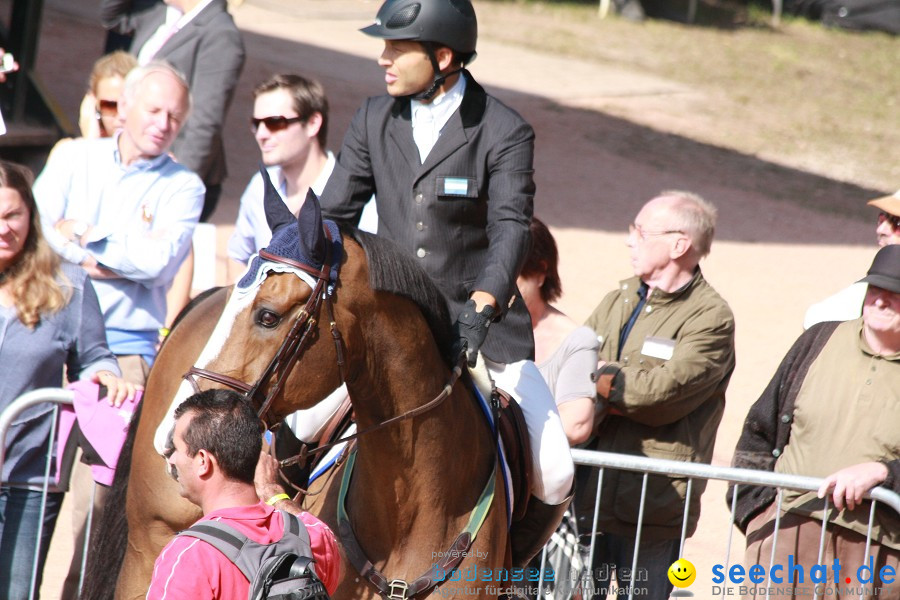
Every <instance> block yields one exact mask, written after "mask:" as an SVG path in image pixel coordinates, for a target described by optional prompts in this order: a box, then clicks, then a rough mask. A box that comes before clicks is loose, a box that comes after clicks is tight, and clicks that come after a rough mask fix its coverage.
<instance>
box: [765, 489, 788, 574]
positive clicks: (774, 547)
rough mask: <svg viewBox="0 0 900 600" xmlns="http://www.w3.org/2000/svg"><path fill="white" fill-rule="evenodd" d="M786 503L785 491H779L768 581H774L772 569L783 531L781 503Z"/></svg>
mask: <svg viewBox="0 0 900 600" xmlns="http://www.w3.org/2000/svg"><path fill="white" fill-rule="evenodd" d="M782 501H784V490H783V489H780V488H779V489H778V497H777V500H776V503H775V531H773V532H772V552H771V554H770V555H769V574H768V575H766V580H767V581H769V582H771V581H772V567H773V566H775V552H777V551H778V532H779V531H780V530H781V503H782Z"/></svg>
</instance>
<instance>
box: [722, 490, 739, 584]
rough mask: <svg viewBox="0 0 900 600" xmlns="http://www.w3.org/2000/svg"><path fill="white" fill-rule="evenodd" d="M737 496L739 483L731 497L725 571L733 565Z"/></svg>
mask: <svg viewBox="0 0 900 600" xmlns="http://www.w3.org/2000/svg"><path fill="white" fill-rule="evenodd" d="M737 497H738V484H735V486H734V495H732V497H731V513H730V514H729V515H728V542H727V545H726V546H725V571H728V567H730V566H731V538H732V537H733V536H734V515H735V513H737ZM719 598H721V599H722V600H725V586H722V595H721V596H719Z"/></svg>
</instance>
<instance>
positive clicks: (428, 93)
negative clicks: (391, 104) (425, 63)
mask: <svg viewBox="0 0 900 600" xmlns="http://www.w3.org/2000/svg"><path fill="white" fill-rule="evenodd" d="M422 46H423V47H424V48H425V54H427V55H428V59H429V60H430V61H431V68H432V69H434V80H433V81H432V82H431V86H430V87H429V88H428V89H426V90H425V91H423V92H419V93H418V94H413V95H412V96H410V98H412V99H413V100H419V101H422V100H431V99H432V98H434V96H435V94H437V92H438V90H439V89H441V86H442V85H444V82H445V81H447V78H448V77H450V76H451V75H456V74H457V73H459V72H461V71H462V70H463V69H464V68H465V67H460V68H458V69H455V70H453V71H449V72H447V73H441V67H440V65H438V61H437V57H436V56H435V54H434V44H432V43H431V42H422Z"/></svg>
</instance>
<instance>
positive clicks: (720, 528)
mask: <svg viewBox="0 0 900 600" xmlns="http://www.w3.org/2000/svg"><path fill="white" fill-rule="evenodd" d="M3 4H5V2H0V5H3ZM97 4H98V2H97V0H81V1H80V2H77V3H70V2H67V1H66V0H48V1H47V2H46V5H45V11H44V24H43V36H42V38H41V41H40V47H39V60H38V68H37V70H38V74H39V76H40V77H41V78H42V80H43V82H44V84H45V86H46V87H47V89H48V90H49V91H50V93H51V94H52V95H53V96H54V97H55V98H56V99H57V101H58V102H59V104H60V106H61V107H62V109H63V110H64V111H65V113H66V114H67V115H68V116H69V117H70V118H71V119H72V121H73V122H74V121H75V116H76V114H77V107H78V102H79V100H80V97H81V94H82V93H83V90H84V87H85V84H84V82H85V79H86V77H87V73H88V71H89V69H90V65H91V63H92V61H93V60H94V59H95V58H96V57H97V56H99V54H100V51H101V48H102V45H103V32H102V31H101V30H100V28H99V27H98V26H97V25H96V23H95V22H94V18H95V17H94V15H95V14H96V5H97ZM378 5H379V4H378V2H376V1H364V0H246V2H244V3H243V4H242V5H241V6H239V7H235V8H234V10H233V13H234V15H235V19H236V21H237V22H238V24H239V26H240V27H241V28H242V29H243V31H244V36H245V38H244V39H245V44H246V47H247V63H246V65H245V68H244V73H243V76H242V78H241V81H240V86H239V89H238V92H237V95H236V97H235V100H234V103H233V105H232V107H231V111H230V114H229V117H228V122H227V133H226V144H227V152H228V158H229V170H230V177H229V179H228V180H227V182H226V185H225V190H224V197H223V199H222V201H221V205H220V207H219V209H218V211H217V213H216V214H215V215H214V217H213V222H214V223H215V224H216V225H217V228H218V229H217V235H218V247H217V278H218V279H219V280H220V281H221V280H222V279H223V277H224V264H225V254H224V243H225V241H226V240H227V237H228V236H229V235H230V232H231V229H232V224H233V222H234V219H235V217H236V214H237V207H238V198H239V195H240V192H241V190H242V188H243V186H244V185H245V184H246V181H247V180H248V179H249V177H250V175H251V174H252V173H253V171H254V170H255V168H256V163H257V160H258V152H257V149H256V146H255V143H254V141H253V139H252V137H251V135H250V131H249V124H248V120H249V116H250V110H251V95H250V91H251V90H252V88H253V86H254V85H255V84H256V83H258V82H260V81H261V80H263V79H264V78H266V77H267V76H268V75H269V74H271V73H274V72H279V71H298V72H301V73H303V74H305V75H311V76H313V77H316V78H318V79H320V80H321V81H322V82H323V84H324V85H325V87H326V90H327V92H328V94H329V99H330V102H331V106H332V117H331V125H330V136H331V139H330V142H329V146H330V147H331V148H332V149H335V150H336V149H337V148H338V147H339V145H340V140H341V138H342V136H343V132H344V131H345V128H346V126H347V123H348V122H349V119H350V117H351V116H352V112H353V110H355V108H356V107H357V106H358V105H359V104H360V102H361V100H362V99H363V98H364V97H365V96H367V95H374V94H380V93H383V79H382V74H381V71H380V69H379V68H378V67H377V66H376V64H375V57H376V56H377V55H378V53H379V52H380V45H379V44H378V42H377V41H374V40H371V39H368V38H366V37H365V36H363V35H361V34H359V33H357V32H356V30H357V29H358V28H359V27H361V26H364V25H366V24H367V23H368V22H369V21H370V20H371V19H372V17H373V16H374V14H375V12H376V10H377V7H378ZM480 7H481V4H479V3H478V2H476V9H479V8H480ZM485 13H486V14H490V17H489V18H491V19H502V11H497V10H496V9H495V7H492V8H491V10H490V11H488V10H485ZM491 27H494V28H496V27H498V24H497V22H496V21H494V22H492V23H491V25H489V26H487V27H485V29H486V30H490V28H491ZM472 72H473V74H474V76H475V77H476V78H477V79H478V80H479V81H480V82H481V83H482V84H485V86H486V87H487V88H488V90H489V91H490V92H492V93H494V94H495V95H497V96H498V97H500V98H501V99H502V100H504V101H505V102H507V103H508V104H510V105H511V106H513V107H514V108H515V109H516V110H518V111H519V112H520V113H521V114H522V115H523V116H524V117H525V118H526V119H527V120H528V121H530V122H531V123H532V124H533V125H534V127H535V130H536V133H537V145H536V153H537V154H536V180H537V185H538V193H537V198H536V210H537V214H538V215H539V216H540V217H542V218H543V219H544V220H545V221H546V222H547V223H548V224H549V225H550V226H551V228H552V230H553V232H554V234H555V235H556V237H557V241H558V243H559V246H560V251H561V273H562V280H563V285H564V288H565V290H564V291H565V295H564V297H563V298H562V300H561V302H560V303H559V305H560V307H561V308H562V309H563V310H564V311H566V312H567V313H568V314H570V315H571V316H572V317H573V318H574V319H576V320H582V319H584V318H585V317H587V315H588V314H589V313H590V311H591V310H592V308H593V307H594V306H595V305H596V304H597V303H598V302H599V300H600V299H601V298H602V296H603V295H604V294H605V293H607V292H608V291H609V290H611V289H612V288H613V287H614V286H615V285H616V283H617V282H618V281H619V280H620V279H622V278H625V277H627V276H629V275H630V272H629V262H628V258H627V252H626V248H625V245H624V239H625V231H626V229H627V225H628V223H630V222H631V221H632V220H633V218H634V215H635V214H636V213H637V211H638V209H639V207H640V205H641V204H642V203H643V202H644V201H646V200H648V199H649V198H651V197H652V196H653V195H654V194H656V193H657V192H659V191H660V190H664V189H687V190H691V191H694V192H698V193H700V194H701V195H703V196H704V197H706V198H708V199H709V200H711V201H712V202H714V203H715V204H716V205H717V206H718V208H719V225H718V229H717V236H716V242H715V243H714V245H713V250H712V254H711V255H710V256H709V257H708V259H707V260H706V261H705V262H704V263H703V269H704V273H705V275H706V277H707V279H708V280H709V281H710V283H711V284H712V285H713V286H714V287H715V288H716V289H717V290H718V291H719V292H720V293H721V294H722V296H723V297H724V298H725V299H726V300H728V301H729V303H730V304H731V307H732V308H733V310H734V313H735V316H736V322H737V356H738V363H737V369H736V371H735V374H734V377H733V379H732V382H731V386H730V389H729V393H728V405H727V408H726V412H725V417H724V419H723V422H722V425H721V427H720V430H719V436H718V440H717V445H716V451H715V457H714V464H717V465H728V464H729V463H730V460H731V455H732V452H733V449H734V445H735V442H736V440H737V437H738V435H739V433H740V428H741V425H742V422H743V419H744V416H745V414H746V412H747V409H748V407H749V405H750V404H751V403H752V402H753V401H754V400H755V399H756V397H757V396H758V394H759V393H760V392H761V391H762V389H763V387H764V386H765V384H766V383H767V382H768V379H769V378H770V377H771V375H772V373H773V372H774V370H775V367H776V366H777V364H778V362H779V360H780V358H781V357H782V355H783V354H784V352H785V351H786V350H787V348H788V347H789V345H790V344H791V343H792V342H793V340H794V339H795V338H796V336H797V335H798V334H799V333H800V332H801V321H802V317H803V313H804V311H805V310H806V307H807V306H809V304H810V303H812V302H814V301H816V300H818V299H821V298H823V297H825V296H826V295H829V294H831V293H832V292H834V291H836V290H838V289H840V288H842V287H844V286H845V285H846V284H848V283H849V282H851V281H854V280H856V279H858V278H860V277H861V276H863V275H864V274H865V271H866V269H867V268H868V265H869V263H870V262H871V259H872V256H873V255H874V253H875V245H874V224H875V216H876V212H875V211H874V210H868V209H865V208H862V206H863V204H864V201H865V200H867V199H869V198H871V197H873V196H874V195H876V194H877V191H876V190H872V189H868V188H864V187H858V186H857V185H853V184H848V183H842V182H839V181H835V180H831V179H828V178H824V177H821V176H818V175H813V174H810V173H809V172H804V171H800V170H797V169H794V168H790V167H786V166H781V164H776V162H767V161H765V160H762V159H759V158H756V157H754V156H751V155H748V154H744V153H741V152H737V151H734V150H729V149H727V148H724V147H721V146H712V145H707V144H704V143H701V142H698V141H694V140H693V139H689V138H688V137H684V136H682V135H679V134H678V133H671V132H677V131H681V129H680V128H679V127H677V126H675V124H677V123H679V122H690V121H691V119H692V115H691V114H690V113H689V112H687V113H686V112H684V110H683V105H682V104H679V103H678V102H677V100H678V99H683V98H685V97H690V98H694V99H700V100H707V101H711V102H712V101H714V100H715V99H714V97H712V96H710V97H707V96H706V95H705V92H704V90H703V89H698V88H695V87H692V86H689V85H686V84H684V83H682V82H676V81H672V80H667V79H664V78H661V77H659V76H657V75H653V74H651V73H649V72H645V71H641V70H639V69H633V68H631V69H626V68H623V67H622V66H621V65H615V64H612V65H604V64H602V63H597V62H587V61H580V60H576V59H574V58H570V57H568V58H564V57H560V56H559V55H554V54H549V53H546V52H542V51H540V50H538V49H525V48H523V47H520V46H512V45H509V44H506V43H504V42H501V41H497V40H496V39H492V38H491V37H490V36H488V37H486V38H483V39H482V40H481V41H480V43H479V58H478V60H477V61H476V62H475V63H474V64H473V65H472ZM648 98H652V99H653V102H652V107H649V108H648ZM666 99H671V100H672V106H673V108H672V109H671V110H666V108H665V107H666ZM608 105H614V107H615V110H611V111H606V110H604V107H605V106H608ZM711 115H712V116H711ZM714 116H715V110H709V111H708V112H707V113H706V114H705V115H704V116H703V118H702V119H700V120H699V121H698V123H699V124H695V125H694V126H696V127H701V126H702V127H709V128H715V127H716V126H717V125H716V119H715V118H713V117H714ZM720 118H727V115H724V114H723V115H721V116H720ZM696 138H697V139H708V138H706V137H704V136H700V135H698V136H696ZM777 154H778V149H777V148H773V149H771V150H770V152H769V155H777ZM782 162H783V164H789V163H788V162H787V161H782ZM825 166H826V165H819V167H820V168H817V169H815V170H816V171H818V172H827V169H826V168H825ZM869 185H873V186H874V185H878V184H877V183H870V184H869ZM728 533H729V525H728V514H727V511H726V510H725V503H724V493H723V489H722V488H721V487H720V486H717V485H714V484H713V485H710V487H709V489H708V491H707V492H706V495H705V497H704V507H703V517H702V519H701V522H700V526H699V530H698V533H697V534H696V535H695V536H694V538H693V539H691V540H690V541H689V542H688V544H687V548H686V551H685V556H686V557H687V558H689V559H690V560H692V561H694V563H695V565H696V566H697V569H698V573H699V577H698V581H697V583H695V584H694V586H693V589H694V590H695V591H696V590H708V589H709V577H710V572H711V565H712V564H714V563H717V562H723V561H724V560H725V556H726V552H727V549H726V545H725V544H726V539H727V538H728ZM70 548H71V542H70V541H69V539H68V511H64V514H63V517H62V518H61V521H60V526H59V531H58V535H57V536H56V539H55V541H54V547H53V550H52V553H51V558H50V561H49V565H48V568H47V572H46V576H45V585H44V587H43V590H44V597H45V598H55V597H57V595H58V589H59V586H60V581H61V576H62V572H63V571H64V568H65V565H66V564H67V557H68V556H69V554H68V553H69V552H70ZM733 548H734V551H733V552H734V554H733V558H736V557H738V556H739V554H738V553H737V552H738V551H739V549H740V548H742V538H741V537H740V535H739V534H736V535H735V541H734V544H733ZM732 561H733V559H732ZM698 594H699V595H700V596H701V597H702V596H703V595H704V593H703V592H702V591H699V592H698Z"/></svg>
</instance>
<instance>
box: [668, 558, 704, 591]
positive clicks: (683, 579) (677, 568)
mask: <svg viewBox="0 0 900 600" xmlns="http://www.w3.org/2000/svg"><path fill="white" fill-rule="evenodd" d="M668 574H669V581H671V582H672V585H674V586H675V587H677V588H686V587H688V586H689V585H691V584H692V583H694V580H695V579H697V569H695V568H694V565H693V563H691V561H689V560H686V559H684V558H679V559H678V560H676V561H675V562H673V563H672V566H671V567H669V571H668Z"/></svg>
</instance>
